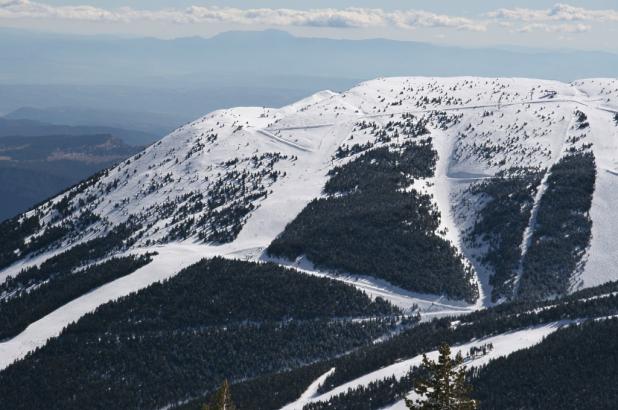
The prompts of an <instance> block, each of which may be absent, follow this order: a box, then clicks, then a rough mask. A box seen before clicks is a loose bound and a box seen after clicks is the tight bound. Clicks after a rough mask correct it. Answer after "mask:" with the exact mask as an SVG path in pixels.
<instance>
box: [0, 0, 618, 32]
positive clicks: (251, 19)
mask: <svg viewBox="0 0 618 410" xmlns="http://www.w3.org/2000/svg"><path fill="white" fill-rule="evenodd" d="M9 18H13V19H16V18H17V19H19V18H21V19H63V20H81V21H93V22H95V21H102V22H122V23H131V22H135V21H160V22H168V23H177V24H208V23H223V24H234V25H246V26H251V25H254V26H276V27H292V26H294V27H328V28H384V27H398V28H400V29H406V30H412V29H415V28H450V29H455V30H466V31H476V32H484V31H487V30H488V28H489V27H491V26H495V27H498V28H505V29H509V30H511V31H513V32H535V31H542V32H548V33H553V32H565V33H582V32H586V31H589V30H591V29H592V28H593V26H592V25H591V24H590V23H594V22H610V23H611V22H618V10H590V9H585V8H582V7H574V6H570V5H568V4H561V3H558V4H556V5H554V6H553V7H551V8H549V9H530V8H501V9H497V10H494V11H490V12H488V13H485V14H484V15H482V16H479V17H478V18H468V17H461V16H452V15H446V14H437V13H432V12H428V11H422V10H399V11H385V10H382V9H380V8H356V7H350V8H345V9H336V8H322V9H309V10H299V9H288V8H251V9H240V8H233V7H211V6H197V5H195V6H191V7H187V8H183V9H179V8H167V9H158V10H139V9H134V8H131V7H121V8H117V9H105V8H99V7H94V6H89V5H76V6H53V5H49V4H46V3H43V2H37V1H30V0H0V19H9ZM585 23H588V24H585Z"/></svg>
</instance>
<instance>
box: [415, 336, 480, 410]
mask: <svg viewBox="0 0 618 410" xmlns="http://www.w3.org/2000/svg"><path fill="white" fill-rule="evenodd" d="M439 352H440V357H439V358H438V362H437V363H436V362H434V361H433V360H429V359H428V358H427V356H426V355H423V364H422V365H421V367H422V369H423V371H425V372H426V373H427V378H426V379H419V380H417V381H416V383H415V385H414V392H415V393H416V394H418V395H419V396H421V398H419V399H417V400H411V399H405V401H406V406H407V407H408V408H409V409H419V410H474V409H476V408H478V403H477V402H476V401H475V400H473V399H471V398H470V397H469V396H470V392H471V387H470V386H469V385H468V384H467V383H466V380H465V377H466V367H465V366H462V364H463V357H462V356H461V353H458V354H457V356H455V358H454V359H451V348H450V347H449V345H448V344H446V343H443V344H442V345H441V346H440V349H439Z"/></svg>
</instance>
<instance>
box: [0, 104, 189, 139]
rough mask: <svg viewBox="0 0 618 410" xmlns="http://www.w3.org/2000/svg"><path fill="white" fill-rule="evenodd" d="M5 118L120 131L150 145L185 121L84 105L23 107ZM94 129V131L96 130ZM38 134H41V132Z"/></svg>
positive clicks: (122, 135)
mask: <svg viewBox="0 0 618 410" xmlns="http://www.w3.org/2000/svg"><path fill="white" fill-rule="evenodd" d="M5 118H6V119H14V120H34V121H40V122H43V123H49V124H53V125H69V126H74V127H96V128H95V129H86V130H79V133H82V134H83V133H84V132H83V131H86V133H89V134H91V133H101V132H103V133H106V132H109V133H110V134H114V135H117V136H118V137H120V138H122V139H123V140H124V141H125V142H126V143H127V144H129V145H147V144H150V143H152V142H154V141H156V140H157V139H159V138H161V137H163V136H164V135H167V134H169V133H170V132H172V131H173V130H174V129H176V128H178V127H179V126H180V125H182V123H183V122H184V121H183V120H182V119H180V118H178V117H177V116H173V115H169V114H160V113H152V112H137V111H123V110H118V111H110V110H96V109H92V108H84V107H71V106H64V107H51V108H35V107H21V108H18V109H17V110H14V111H12V112H10V113H8V114H6V115H5ZM129 130H130V131H129ZM93 131H94V132H93ZM39 135H42V134H41V133H39Z"/></svg>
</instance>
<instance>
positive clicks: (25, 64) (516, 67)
mask: <svg viewBox="0 0 618 410" xmlns="http://www.w3.org/2000/svg"><path fill="white" fill-rule="evenodd" d="M0 66H1V67H2V69H1V70H0V96H1V97H2V98H0V113H3V114H5V115H6V114H8V113H9V112H11V111H15V110H17V109H20V108H22V107H33V108H36V109H45V110H46V111H47V112H49V113H52V114H53V116H48V115H41V114H40V113H38V114H36V115H34V114H32V113H31V114H32V115H30V114H29V115H28V116H27V117H26V118H30V119H41V120H45V121H50V120H53V121H56V120H58V121H63V123H64V124H78V123H77V122H75V121H76V118H74V116H72V117H71V118H70V119H71V121H66V119H63V120H59V119H58V118H59V117H61V116H62V115H63V114H62V110H63V107H65V109H66V108H67V107H68V108H70V109H71V111H72V112H74V113H77V112H82V113H83V112H85V111H87V110H94V111H99V112H114V113H116V114H117V115H116V117H117V118H116V121H117V122H104V123H100V122H97V123H92V122H91V121H88V122H82V123H79V124H80V125H113V126H117V127H120V128H129V129H140V130H145V131H148V132H151V131H153V129H152V127H155V126H156V127H158V128H157V129H163V128H168V129H170V128H175V127H176V126H178V125H179V124H182V123H184V122H187V121H189V120H191V119H192V118H196V117H198V116H200V115H202V114H203V113H204V112H209V111H212V110H215V109H219V108H229V107H235V106H269V107H280V106H283V105H286V104H290V103H292V102H294V101H296V100H298V99H300V98H302V97H303V96H305V95H309V94H312V93H315V92H317V91H319V90H323V89H331V90H334V91H343V90H345V89H348V88H350V87H352V86H353V85H355V84H356V83H358V82H360V81H362V80H366V79H370V78H375V77H380V76H410V75H430V76H453V75H458V76H462V75H482V76H489V77H494V76H500V77H534V78H545V79H555V80H561V81H572V80H574V79H576V78H587V77H617V76H618V55H616V54H612V53H604V52H588V51H555V50H554V51H552V50H549V51H548V50H535V49H523V48H513V47H504V48H479V49H466V48H461V47H447V46H438V45H434V44H427V43H419V42H412V41H393V40H385V39H370V40H337V39H326V38H304V37H295V36H293V35H290V34H288V33H286V32H283V31H276V30H267V31H242V32H228V33H223V34H220V35H217V36H215V37H212V38H201V37H190V38H178V39H172V40H161V39H156V38H121V37H113V36H77V35H65V34H50V33H42V32H41V33H39V32H34V31H24V30H16V29H7V28H2V29H0ZM39 67H45V77H44V78H42V77H41V71H40V68H39ZM121 113H124V114H121ZM128 113H142V114H144V113H149V114H148V115H142V114H137V115H135V118H134V119H133V120H132V122H130V121H127V120H126V119H127V116H128ZM151 113H154V114H151ZM157 113H159V114H160V115H159V118H157V117H156V116H157ZM56 116H58V117H56ZM87 117H91V116H90V115H88V116H87ZM108 117H109V116H108ZM90 119H91V118H89V119H88V120H90ZM121 119H122V122H121ZM139 124H142V125H147V126H149V127H151V128H142V127H141V126H140V125H139Z"/></svg>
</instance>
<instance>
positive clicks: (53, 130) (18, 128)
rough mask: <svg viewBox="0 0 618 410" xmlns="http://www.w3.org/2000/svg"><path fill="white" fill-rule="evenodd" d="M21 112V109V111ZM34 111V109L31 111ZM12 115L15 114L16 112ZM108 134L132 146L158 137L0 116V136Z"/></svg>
mask: <svg viewBox="0 0 618 410" xmlns="http://www.w3.org/2000/svg"><path fill="white" fill-rule="evenodd" d="M22 112H23V111H22ZM32 112H34V111H32ZM14 116H17V115H16V114H15V115H14ZM96 134H109V135H113V136H115V137H118V138H120V139H121V140H122V141H123V142H124V143H125V144H127V145H132V146H144V145H149V144H151V143H153V142H155V141H157V140H158V139H159V137H160V136H157V135H155V134H151V133H147V132H143V131H136V130H127V129H122V128H114V127H104V126H84V125H80V126H75V125H59V124H50V123H46V122H41V121H35V120H33V119H11V118H6V117H0V137H9V136H23V137H35V136H36V137H38V136H45V135H67V136H68V135H96Z"/></svg>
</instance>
